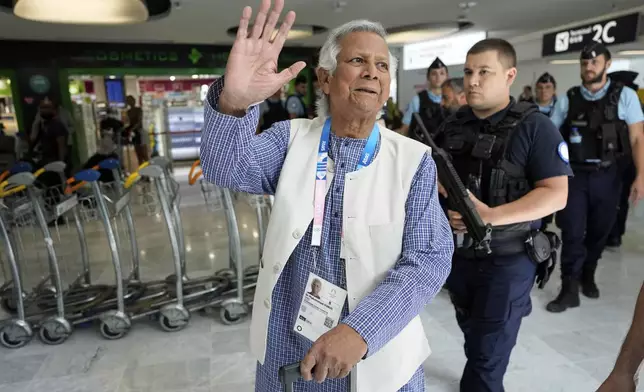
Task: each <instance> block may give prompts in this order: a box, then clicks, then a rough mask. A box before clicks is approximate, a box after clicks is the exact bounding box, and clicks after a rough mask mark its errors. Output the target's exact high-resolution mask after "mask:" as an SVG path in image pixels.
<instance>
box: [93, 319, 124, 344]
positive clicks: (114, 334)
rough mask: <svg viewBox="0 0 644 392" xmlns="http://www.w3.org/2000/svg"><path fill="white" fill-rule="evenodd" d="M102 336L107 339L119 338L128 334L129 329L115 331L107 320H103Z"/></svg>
mask: <svg viewBox="0 0 644 392" xmlns="http://www.w3.org/2000/svg"><path fill="white" fill-rule="evenodd" d="M99 331H100V332H101V336H103V337H104V338H105V339H107V340H118V339H121V338H122V337H123V336H125V335H126V334H127V332H128V331H127V330H121V331H114V330H112V328H111V327H110V326H109V325H108V324H107V323H105V322H103V321H101V326H100V327H99Z"/></svg>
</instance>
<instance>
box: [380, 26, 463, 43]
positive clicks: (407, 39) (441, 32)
mask: <svg viewBox="0 0 644 392" xmlns="http://www.w3.org/2000/svg"><path fill="white" fill-rule="evenodd" d="M471 26H472V23H470V22H462V23H459V22H454V23H429V24H427V23H423V24H416V25H409V26H401V27H393V28H389V29H387V43H389V44H393V45H395V44H409V43H413V42H421V41H429V40H432V39H437V38H441V37H444V36H446V35H450V34H453V33H456V32H457V31H460V30H463V29H466V28H468V27H471Z"/></svg>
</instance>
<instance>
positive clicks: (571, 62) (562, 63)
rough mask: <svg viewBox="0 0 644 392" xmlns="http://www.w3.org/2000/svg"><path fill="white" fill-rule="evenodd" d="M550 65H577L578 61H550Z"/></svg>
mask: <svg viewBox="0 0 644 392" xmlns="http://www.w3.org/2000/svg"><path fill="white" fill-rule="evenodd" d="M550 64H554V65H565V64H579V60H576V59H567V60H550Z"/></svg>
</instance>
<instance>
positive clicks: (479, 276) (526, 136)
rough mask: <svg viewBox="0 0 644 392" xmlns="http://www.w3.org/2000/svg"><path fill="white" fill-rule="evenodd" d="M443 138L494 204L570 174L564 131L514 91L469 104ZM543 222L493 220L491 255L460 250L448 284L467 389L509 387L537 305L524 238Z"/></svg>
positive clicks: (477, 190) (469, 180)
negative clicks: (488, 103)
mask: <svg viewBox="0 0 644 392" xmlns="http://www.w3.org/2000/svg"><path fill="white" fill-rule="evenodd" d="M440 143H441V146H442V148H444V149H445V150H446V151H448V152H449V153H450V154H451V156H452V162H453V164H454V167H455V169H456V171H457V172H458V174H459V177H460V178H461V180H462V181H463V182H464V183H465V184H466V185H467V186H468V188H469V190H470V191H471V192H472V193H474V194H475V195H477V196H478V197H479V200H481V201H483V202H484V203H486V204H487V205H489V206H490V207H495V206H499V205H502V204H507V203H509V202H512V201H515V200H517V199H519V198H521V197H523V196H524V195H526V194H527V193H528V192H530V190H531V189H533V187H534V184H535V182H537V181H540V180H544V179H547V178H552V177H558V176H568V175H571V174H572V171H571V170H570V167H569V166H568V164H567V162H566V161H565V160H564V159H563V158H562V157H561V156H560V155H559V154H558V149H559V147H560V145H561V144H562V143H563V139H562V137H561V134H560V133H559V132H558V131H557V129H556V127H555V126H554V125H553V123H552V122H551V121H550V119H548V117H546V116H544V115H542V114H541V113H539V111H538V108H537V106H536V105H534V104H531V103H515V101H514V99H512V100H511V102H510V104H509V105H508V107H506V108H505V109H503V110H501V111H500V112H498V113H496V114H493V115H492V116H490V117H488V118H487V119H483V120H481V119H478V118H477V117H476V116H475V115H474V113H473V112H472V110H471V108H469V107H468V106H465V107H463V108H461V109H460V110H459V111H458V112H457V113H456V114H455V115H453V116H451V117H449V118H448V119H447V120H446V121H445V123H444V125H443V127H442V129H441V138H440ZM539 224H540V222H526V223H520V224H515V225H508V226H503V227H497V228H494V229H493V232H492V233H493V234H492V241H491V249H492V254H491V255H484V254H481V253H478V252H477V251H474V250H473V248H463V247H460V248H457V249H456V251H455V254H454V259H453V264H452V271H451V273H450V276H449V278H448V279H447V289H448V291H449V293H450V296H451V299H452V302H453V304H454V307H455V308H456V318H457V321H458V324H459V326H460V328H461V330H462V331H463V334H464V336H465V355H466V356H467V364H466V366H465V370H464V373H463V377H462V379H461V391H463V392H477V391H485V392H490V391H494V392H499V391H503V377H504V374H505V371H506V368H507V366H508V362H509V359H510V353H511V351H512V349H513V347H514V345H515V344H516V339H517V335H518V333H519V327H520V325H521V319H522V318H523V317H525V316H527V315H529V314H530V312H531V311H532V304H531V301H530V291H531V289H532V286H533V285H534V282H535V275H536V271H537V263H536V261H535V260H533V259H532V258H531V257H530V256H529V251H530V249H528V248H527V246H526V240H527V239H528V238H530V235H539V232H538V231H536V230H534V229H535V228H538V227H539ZM555 246H556V245H555ZM555 257H556V256H555Z"/></svg>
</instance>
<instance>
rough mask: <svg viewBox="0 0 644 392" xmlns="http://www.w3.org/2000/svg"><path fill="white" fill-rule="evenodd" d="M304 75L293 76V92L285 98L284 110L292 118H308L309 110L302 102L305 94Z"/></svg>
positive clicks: (305, 81)
mask: <svg viewBox="0 0 644 392" xmlns="http://www.w3.org/2000/svg"><path fill="white" fill-rule="evenodd" d="M306 83H307V80H306V76H304V75H298V77H297V78H295V94H293V95H290V96H289V97H288V98H287V99H286V110H288V113H289V115H290V117H291V119H293V118H309V112H308V109H307V106H306V104H305V103H304V97H305V96H306V90H307V89H306Z"/></svg>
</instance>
